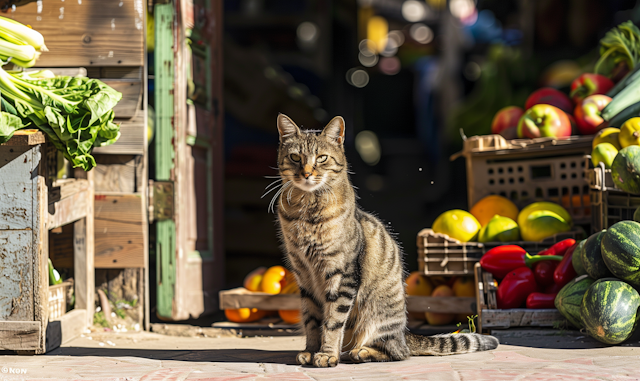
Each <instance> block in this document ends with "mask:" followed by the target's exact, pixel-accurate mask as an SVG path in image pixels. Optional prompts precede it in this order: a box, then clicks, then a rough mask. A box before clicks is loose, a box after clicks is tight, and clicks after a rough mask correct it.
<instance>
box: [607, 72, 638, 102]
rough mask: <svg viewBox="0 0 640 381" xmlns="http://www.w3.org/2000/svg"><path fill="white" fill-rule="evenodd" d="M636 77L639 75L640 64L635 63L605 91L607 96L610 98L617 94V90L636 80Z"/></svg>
mask: <svg viewBox="0 0 640 381" xmlns="http://www.w3.org/2000/svg"><path fill="white" fill-rule="evenodd" d="M638 77H640V65H636V67H634V68H633V70H631V71H630V72H628V73H627V74H626V75H625V76H624V78H622V79H621V80H619V81H618V83H616V84H615V86H613V87H612V88H611V90H609V91H608V92H607V96H608V97H610V98H613V97H615V96H616V95H618V93H619V92H621V91H622V90H623V89H624V88H625V87H627V86H628V85H629V84H630V83H631V82H633V81H634V80H636V79H637V78H638Z"/></svg>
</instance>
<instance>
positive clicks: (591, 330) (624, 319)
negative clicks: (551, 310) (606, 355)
mask: <svg viewBox="0 0 640 381" xmlns="http://www.w3.org/2000/svg"><path fill="white" fill-rule="evenodd" d="M638 307H640V294H638V291H636V290H635V289H634V288H633V287H631V286H630V285H629V284H627V283H625V282H623V281H621V280H620V279H616V278H603V279H599V280H597V281H595V283H593V284H592V285H591V287H589V289H587V291H586V292H585V293H584V297H583V298H582V305H581V306H580V318H581V320H582V324H583V325H584V327H585V329H586V331H587V333H588V334H589V336H591V337H593V338H594V339H596V340H599V341H601V342H603V343H605V344H620V343H621V342H623V341H625V340H626V339H628V338H629V337H630V336H631V335H632V334H633V331H634V330H635V328H636V325H637V322H638V318H639V317H640V314H638Z"/></svg>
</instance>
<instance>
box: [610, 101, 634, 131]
mask: <svg viewBox="0 0 640 381" xmlns="http://www.w3.org/2000/svg"><path fill="white" fill-rule="evenodd" d="M634 116H640V102H636V103H634V104H632V105H631V106H629V107H627V108H625V109H624V110H622V111H620V112H619V113H618V115H614V117H613V118H611V120H609V121H608V122H609V123H608V124H607V125H608V126H609V127H616V128H620V126H622V125H623V124H624V122H626V121H627V120H629V119H631V118H633V117H634Z"/></svg>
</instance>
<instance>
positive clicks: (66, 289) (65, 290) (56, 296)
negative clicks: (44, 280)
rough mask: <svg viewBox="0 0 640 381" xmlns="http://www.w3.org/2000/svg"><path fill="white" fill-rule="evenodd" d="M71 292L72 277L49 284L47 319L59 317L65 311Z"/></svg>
mask: <svg viewBox="0 0 640 381" xmlns="http://www.w3.org/2000/svg"><path fill="white" fill-rule="evenodd" d="M72 293H73V278H70V279H67V280H65V281H64V282H62V283H60V284H56V285H54V286H49V320H55V319H59V318H60V317H61V316H62V315H64V314H66V313H67V305H68V304H69V302H70V301H71V300H70V295H72Z"/></svg>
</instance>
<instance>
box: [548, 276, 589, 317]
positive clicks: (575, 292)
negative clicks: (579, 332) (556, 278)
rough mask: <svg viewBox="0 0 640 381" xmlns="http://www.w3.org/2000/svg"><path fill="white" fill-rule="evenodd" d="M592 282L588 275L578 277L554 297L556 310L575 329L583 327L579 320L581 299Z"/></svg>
mask: <svg viewBox="0 0 640 381" xmlns="http://www.w3.org/2000/svg"><path fill="white" fill-rule="evenodd" d="M594 282H595V280H594V279H593V278H590V277H589V276H588V275H582V276H579V277H577V278H575V279H574V280H572V281H571V282H569V283H567V284H566V285H565V286H564V287H562V289H561V290H560V292H558V295H556V300H555V302H554V304H555V306H556V308H557V309H558V311H560V313H561V314H562V316H564V317H565V318H566V319H567V320H568V321H569V323H571V324H572V325H573V326H574V327H576V328H582V327H583V325H582V319H581V318H580V306H581V305H582V297H583V296H584V293H585V292H586V291H587V289H588V288H589V287H591V285H592V284H593V283H594Z"/></svg>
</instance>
